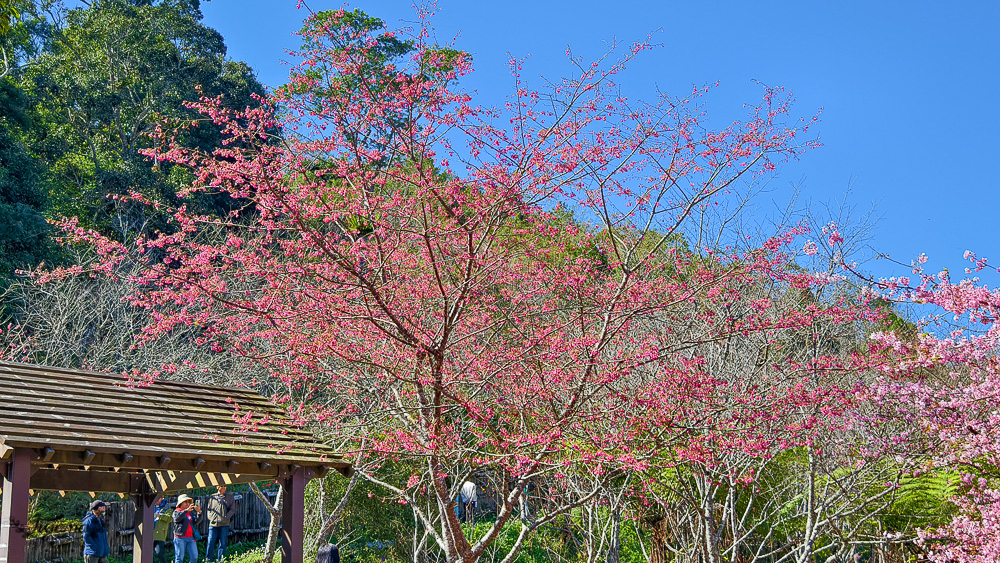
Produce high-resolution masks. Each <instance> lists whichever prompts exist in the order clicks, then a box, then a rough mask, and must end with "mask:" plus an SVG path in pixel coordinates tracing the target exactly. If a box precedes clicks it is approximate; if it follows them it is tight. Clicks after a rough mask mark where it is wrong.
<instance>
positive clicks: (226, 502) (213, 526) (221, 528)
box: [205, 485, 236, 561]
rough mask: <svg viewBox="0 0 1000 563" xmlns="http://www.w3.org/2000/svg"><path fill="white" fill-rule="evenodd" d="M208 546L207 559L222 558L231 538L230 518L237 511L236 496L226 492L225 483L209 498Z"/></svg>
mask: <svg viewBox="0 0 1000 563" xmlns="http://www.w3.org/2000/svg"><path fill="white" fill-rule="evenodd" d="M205 510H206V511H207V512H208V548H207V550H206V551H205V560H206V561H216V560H218V559H222V553H223V551H225V549H226V541H227V540H228V539H229V520H230V519H231V518H232V517H233V514H234V513H235V512H236V498H235V497H234V496H233V493H227V492H226V486H225V485H219V488H218V489H217V492H216V493H215V494H214V495H212V496H211V497H209V498H208V506H207V507H206V509H205Z"/></svg>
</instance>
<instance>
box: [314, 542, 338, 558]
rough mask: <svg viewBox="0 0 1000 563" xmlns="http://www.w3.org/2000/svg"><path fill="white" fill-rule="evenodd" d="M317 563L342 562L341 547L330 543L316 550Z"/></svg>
mask: <svg viewBox="0 0 1000 563" xmlns="http://www.w3.org/2000/svg"><path fill="white" fill-rule="evenodd" d="M316 563H340V548H339V547H337V546H336V545H335V544H332V543H328V544H326V545H324V546H323V547H321V548H319V550H317V551H316Z"/></svg>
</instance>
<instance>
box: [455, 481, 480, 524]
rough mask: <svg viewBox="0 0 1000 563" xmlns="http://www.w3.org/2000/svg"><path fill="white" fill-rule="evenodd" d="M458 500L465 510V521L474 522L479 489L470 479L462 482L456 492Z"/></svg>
mask: <svg viewBox="0 0 1000 563" xmlns="http://www.w3.org/2000/svg"><path fill="white" fill-rule="evenodd" d="M458 502H459V504H461V505H462V510H463V511H464V512H465V521H466V522H475V514H474V513H475V510H476V504H477V503H478V502H479V490H478V488H477V487H476V484H475V483H473V482H472V481H466V482H464V483H462V490H461V492H459V494H458Z"/></svg>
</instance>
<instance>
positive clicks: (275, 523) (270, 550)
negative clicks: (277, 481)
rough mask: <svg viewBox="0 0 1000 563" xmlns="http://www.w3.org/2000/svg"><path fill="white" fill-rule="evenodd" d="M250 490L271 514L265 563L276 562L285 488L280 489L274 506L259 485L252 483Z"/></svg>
mask: <svg viewBox="0 0 1000 563" xmlns="http://www.w3.org/2000/svg"><path fill="white" fill-rule="evenodd" d="M250 488H251V489H252V490H253V494H255V495H257V498H259V499H260V500H261V502H263V503H264V506H265V507H267V511H268V512H269V513H270V514H271V524H270V526H268V528H267V543H266V544H265V545H266V546H267V549H266V550H265V551H264V562H263V563H271V561H273V560H274V554H275V553H277V551H278V531H279V529H280V528H281V508H282V506H283V505H284V504H285V488H284V487H278V496H277V497H275V499H274V506H271V503H270V502H268V500H267V496H266V495H265V494H264V492H263V491H261V490H260V487H258V486H257V483H250Z"/></svg>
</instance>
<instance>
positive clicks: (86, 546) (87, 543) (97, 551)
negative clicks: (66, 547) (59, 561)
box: [83, 512, 111, 557]
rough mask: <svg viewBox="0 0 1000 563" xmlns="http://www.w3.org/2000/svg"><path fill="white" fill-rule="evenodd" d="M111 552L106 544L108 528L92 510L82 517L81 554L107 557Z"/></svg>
mask: <svg viewBox="0 0 1000 563" xmlns="http://www.w3.org/2000/svg"><path fill="white" fill-rule="evenodd" d="M110 553H111V547H110V546H108V530H107V528H105V527H104V520H101V519H100V518H98V517H97V515H95V514H94V513H93V512H88V513H87V515H86V516H84V517H83V554H84V555H93V556H94V557H107V556H108V554H110Z"/></svg>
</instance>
